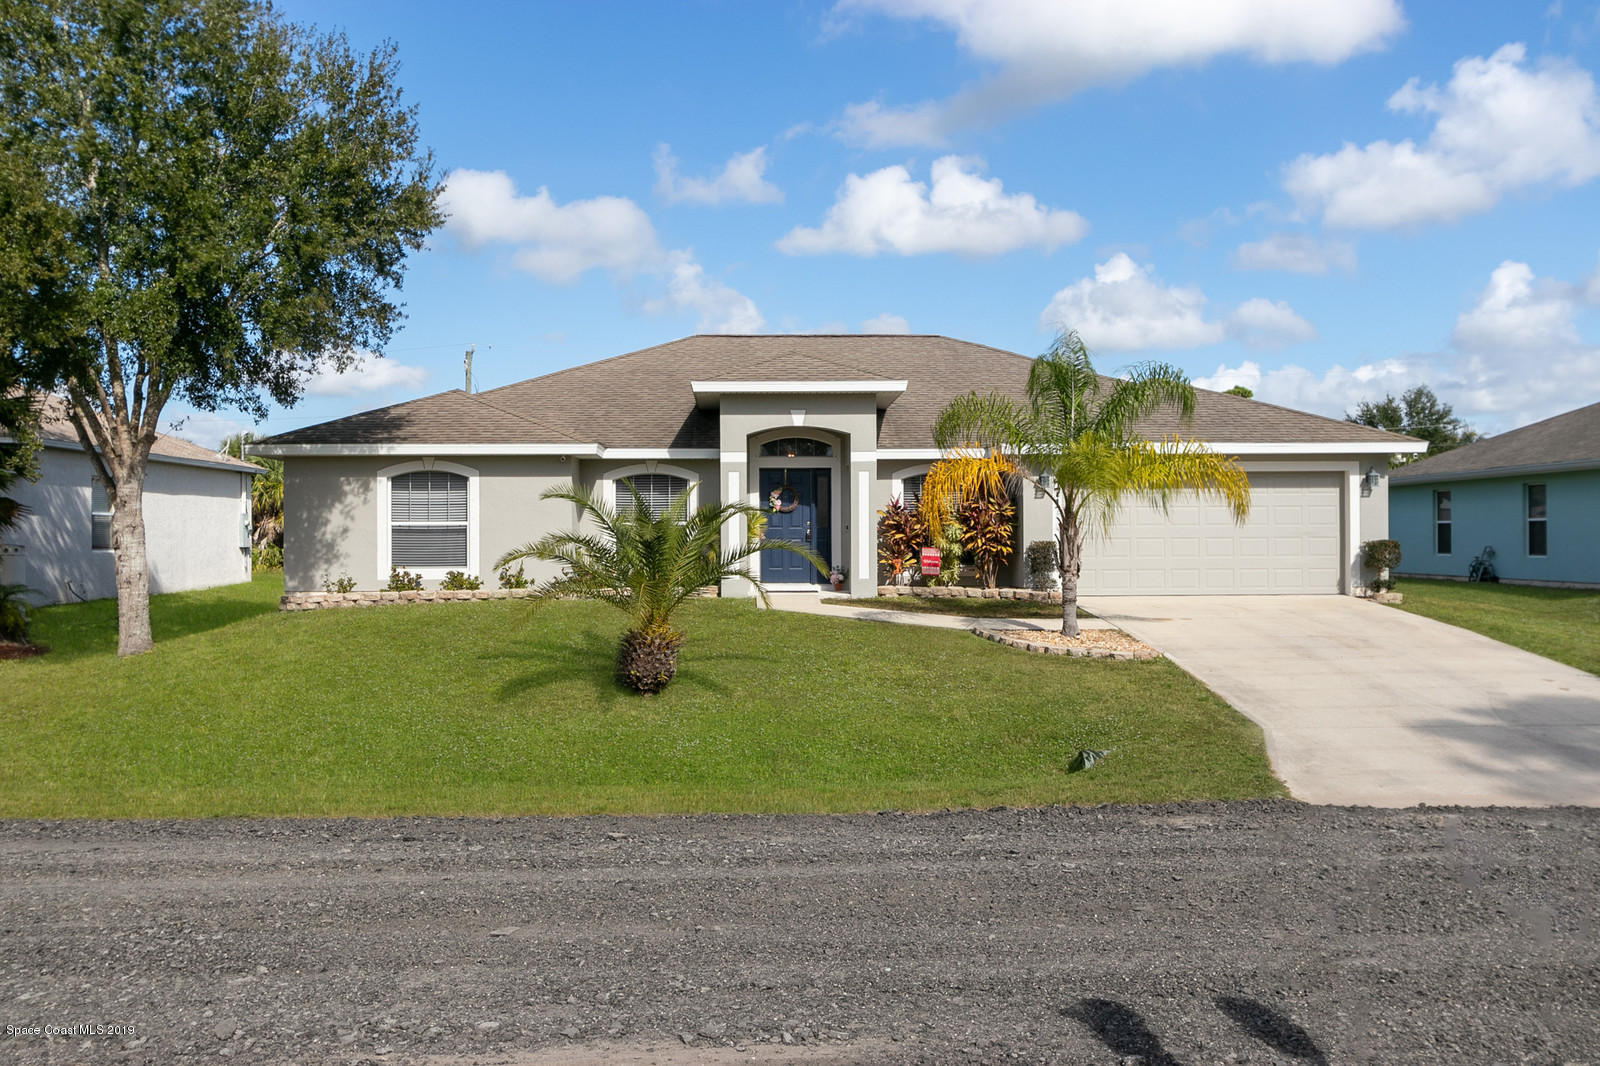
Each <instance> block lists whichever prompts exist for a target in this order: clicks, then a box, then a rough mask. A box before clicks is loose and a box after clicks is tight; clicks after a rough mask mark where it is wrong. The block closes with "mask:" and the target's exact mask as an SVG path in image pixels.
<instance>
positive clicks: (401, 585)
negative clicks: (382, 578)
mask: <svg viewBox="0 0 1600 1066" xmlns="http://www.w3.org/2000/svg"><path fill="white" fill-rule="evenodd" d="M384 589H385V591H388V592H419V591H421V589H422V575H421V574H413V573H412V572H411V571H409V570H402V569H400V568H399V567H398V566H391V567H389V584H387V585H385V586H384Z"/></svg>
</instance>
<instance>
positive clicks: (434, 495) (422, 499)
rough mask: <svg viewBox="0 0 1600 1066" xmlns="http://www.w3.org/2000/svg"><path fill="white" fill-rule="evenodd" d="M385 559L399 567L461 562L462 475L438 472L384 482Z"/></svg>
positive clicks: (400, 476)
mask: <svg viewBox="0 0 1600 1066" xmlns="http://www.w3.org/2000/svg"><path fill="white" fill-rule="evenodd" d="M389 523H390V525H389V536H390V541H389V561H390V562H391V563H393V564H394V565H395V566H398V567H402V568H413V567H448V568H455V569H461V568H464V567H465V566H466V565H467V479H466V478H465V477H463V476H462V475H460V474H452V473H449V472H447V471H443V470H418V471H415V472H413V473H410V474H397V475H395V476H394V477H393V478H392V479H390V482H389Z"/></svg>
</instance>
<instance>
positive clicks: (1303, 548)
mask: <svg viewBox="0 0 1600 1066" xmlns="http://www.w3.org/2000/svg"><path fill="white" fill-rule="evenodd" d="M1031 362H1032V361H1031V360H1030V359H1028V358H1026V357H1024V356H1020V355H1016V354H1014V353H1011V352H1005V351H1000V350H998V349H995V348H989V347H986V346H984V345H980V344H969V343H966V342H963V341H956V340H951V339H949V338H946V337H937V336H898V335H896V336H869V335H851V336H696V337H687V338H685V339H683V340H678V341H673V342H671V343H669V344H663V345H659V346H657V347H654V348H646V349H644V350H642V351H637V352H632V353H629V354H627V355H619V356H616V357H614V358H611V359H606V360H603V361H601V362H597V363H590V364H588V365H585V366H577V367H573V368H571V369H569V370H562V371H558V372H557V373H554V374H547V375H545V376H544V377H539V378H534V379H532V380H529V381H523V382H519V383H517V384H515V385H507V386H505V387H503V388H498V389H492V390H490V391H487V392H481V393H473V394H468V393H464V392H461V391H459V390H456V391H451V392H445V393H440V394H438V395H435V396H428V397H425V398H423V399H419V400H413V401H411V402H409V403H402V404H398V405H396V406H393V407H386V408H383V409H381V410H376V411H368V412H366V413H363V414H357V415H352V416H350V417H348V418H341V419H338V420H336V421H333V422H326V423H323V424H321V425H316V426H309V427H306V428H304V429H298V430H294V431H292V432H289V433H283V434H280V435H278V436H275V437H271V438H268V439H267V440H265V441H262V442H257V443H256V444H254V445H252V450H253V451H255V452H257V453H259V454H261V455H269V456H276V457H278V458H281V459H283V460H284V464H285V468H284V523H285V530H284V577H285V585H286V587H287V589H288V591H290V592H299V591H316V590H318V589H320V588H321V586H322V583H323V582H324V581H325V580H328V579H330V578H336V577H339V576H342V575H348V576H350V577H353V578H354V579H355V580H356V581H357V583H358V585H359V586H361V587H364V588H372V587H381V586H382V585H383V584H384V583H385V582H386V581H387V579H388V575H389V569H390V566H391V565H397V566H403V567H405V568H407V569H409V570H412V571H414V572H418V573H420V574H421V575H422V576H423V577H424V578H426V579H428V580H429V581H434V580H437V579H438V578H441V577H443V576H444V574H445V572H446V571H448V570H464V571H467V572H470V573H473V574H479V575H481V576H483V577H485V578H486V579H487V580H488V582H489V584H490V585H491V586H492V585H493V583H494V575H493V573H492V572H491V570H492V567H493V564H494V561H495V560H496V559H497V558H498V557H499V556H500V555H501V553H503V552H505V551H506V550H507V549H509V548H512V547H514V546H517V545H521V544H525V543H527V542H529V541H532V540H536V539H538V538H539V537H540V536H541V535H543V534H545V533H548V532H550V531H552V530H556V529H563V528H568V527H570V526H571V525H572V523H573V520H574V515H573V509H572V507H571V506H569V505H568V504H565V503H560V502H555V501H541V500H540V499H539V494H540V493H541V492H543V491H544V490H546V489H548V488H551V487H553V486H556V485H560V484H563V483H566V482H577V483H580V484H582V485H586V486H592V487H594V488H595V489H596V490H597V491H599V492H600V493H602V494H603V495H604V497H605V498H606V499H608V500H614V499H616V497H617V493H618V488H617V486H618V482H619V481H621V480H622V479H624V478H627V479H631V480H632V482H633V484H634V486H635V488H636V489H638V490H640V491H641V492H643V493H645V494H648V496H649V498H650V499H651V501H652V502H655V503H659V502H660V501H663V500H665V499H667V498H668V497H670V495H671V494H672V493H673V492H675V491H680V490H681V489H683V488H684V487H685V486H689V485H693V486H695V502H697V503H704V502H711V501H714V500H722V499H733V500H742V501H747V502H749V503H751V504H757V505H760V506H762V507H763V508H766V509H767V510H768V512H769V521H768V525H767V536H769V537H775V536H776V537H784V538H788V539H796V540H803V541H807V542H809V543H810V544H811V546H812V547H814V548H815V549H816V551H817V552H818V553H819V554H821V555H822V556H823V557H824V558H825V559H828V560H829V561H831V562H834V563H837V564H838V565H840V566H842V567H844V568H846V570H847V572H848V574H849V591H850V594H851V595H855V596H867V595H872V594H873V591H874V586H875V585H876V584H877V582H878V562H877V526H878V512H879V510H881V509H882V508H883V507H884V506H885V505H887V503H888V502H889V500H890V499H891V498H892V497H896V496H902V497H903V496H907V495H911V494H914V493H915V492H916V490H917V488H918V487H919V485H920V479H921V478H922V476H923V475H925V474H926V473H927V470H928V466H929V464H930V463H931V462H932V461H933V460H935V459H937V458H938V457H939V452H938V450H937V449H936V448H935V447H934V443H933V436H932V423H933V420H934V418H935V417H936V416H937V415H938V413H939V411H940V410H941V409H942V408H943V407H944V406H945V405H946V404H947V403H948V402H949V401H950V400H951V399H953V398H955V397H956V396H958V395H961V394H963V393H966V392H967V391H969V390H972V389H979V390H990V389H994V390H999V391H1001V392H1004V393H1006V394H1009V395H1011V396H1015V397H1019V398H1020V397H1022V396H1023V395H1024V385H1025V383H1026V381H1027V375H1028V368H1029V366H1030V365H1031ZM1144 428H1145V430H1146V432H1147V433H1148V434H1151V435H1162V434H1170V433H1174V432H1177V431H1179V429H1180V427H1179V426H1178V424H1177V422H1176V419H1174V418H1160V419H1156V420H1153V421H1152V423H1151V424H1150V425H1148V426H1146V427H1144ZM1183 432H1184V434H1185V435H1186V436H1193V437H1201V438H1204V439H1207V440H1209V441H1211V442H1213V446H1214V447H1215V448H1216V449H1217V450H1219V451H1224V452H1227V453H1228V454H1230V455H1236V456H1238V457H1239V459H1240V461H1241V462H1242V463H1243V465H1244V467H1245V469H1246V470H1248V471H1249V472H1250V478H1251V482H1252V487H1253V492H1254V505H1253V508H1252V510H1251V513H1250V517H1249V519H1248V520H1247V521H1246V522H1245V523H1244V525H1242V526H1237V525H1235V524H1234V523H1233V522H1232V521H1231V519H1229V517H1228V515H1227V512H1226V509H1225V508H1222V507H1217V506H1211V505H1209V504H1205V505H1202V504H1200V503H1197V502H1195V501H1193V500H1192V499H1186V500H1181V501H1178V502H1176V503H1174V505H1173V506H1172V508H1171V510H1170V513H1168V514H1165V515H1163V514H1162V513H1161V512H1160V511H1159V510H1153V509H1149V508H1145V507H1138V508H1132V509H1130V510H1129V511H1128V512H1127V513H1126V514H1125V515H1124V516H1123V518H1122V520H1121V522H1120V523H1119V524H1118V526H1117V527H1116V529H1115V530H1114V531H1113V535H1112V536H1111V537H1110V538H1109V539H1108V540H1106V541H1103V542H1095V543H1091V544H1090V545H1089V546H1088V550H1087V552H1086V555H1087V560H1086V563H1085V572H1084V578H1083V585H1082V588H1083V591H1084V592H1085V593H1207V592H1209V593H1256V592H1261V593H1267V592H1324V593H1339V592H1351V591H1352V590H1353V589H1354V588H1356V587H1357V586H1358V585H1359V584H1360V583H1361V582H1362V580H1363V575H1362V574H1361V573H1360V570H1359V548H1360V544H1361V542H1362V541H1364V540H1369V539H1373V538H1381V537H1385V536H1387V535H1388V510H1387V506H1386V502H1387V494H1386V489H1387V486H1386V484H1385V481H1384V475H1385V472H1386V471H1387V469H1388V456H1390V455H1392V454H1394V453H1397V452H1412V451H1420V450H1421V449H1422V447H1423V445H1422V444H1421V443H1420V442H1416V441H1412V440H1411V439H1410V438H1407V437H1400V436H1397V435H1395V434H1392V433H1387V432H1384V431H1383V430H1377V429H1372V428H1369V427H1366V426H1358V425H1354V424H1351V423H1348V422H1344V421H1340V420H1335V419H1328V418H1321V417H1318V416H1315V415H1309V414H1304V413H1302V412H1299V411H1290V410H1286V409H1284V408H1281V407H1273V406H1270V405H1268V404H1263V403H1256V402H1254V401H1252V400H1246V399H1243V398H1240V397H1237V396H1229V395H1223V394H1221V393H1214V392H1206V391H1201V392H1200V393H1199V400H1198V404H1197V409H1196V412H1195V418H1194V420H1193V422H1192V423H1191V424H1190V425H1189V426H1188V427H1186V428H1185V429H1184V430H1183ZM774 498H776V499H777V500H778V501H779V505H780V507H781V508H782V509H780V510H773V509H772V507H771V501H772V500H773V499H774ZM1018 504H1019V509H1020V528H1019V532H1018V545H1019V547H1020V546H1021V545H1023V544H1026V543H1027V542H1029V541H1033V540H1038V539H1041V538H1047V537H1050V536H1052V535H1053V534H1052V523H1053V511H1052V509H1051V508H1050V507H1049V501H1048V500H1046V499H1044V498H1043V497H1042V494H1041V493H1036V492H1035V490H1033V489H1032V488H1030V487H1024V489H1023V491H1022V492H1021V493H1020V499H1019V500H1018ZM740 526H741V528H734V525H733V524H732V523H730V525H729V527H728V528H727V529H726V530H725V532H724V537H725V538H726V543H729V544H732V543H735V542H736V541H737V540H738V539H739V538H743V537H744V536H745V530H744V529H743V528H742V523H740ZM528 576H529V577H538V578H541V579H542V578H544V577H548V576H550V573H549V572H548V571H546V570H539V571H538V572H533V571H532V570H530V572H529V574H528ZM760 576H761V577H762V578H763V580H765V581H767V582H769V583H770V584H772V585H773V586H776V587H779V588H783V587H803V588H811V587H815V584H816V583H819V582H820V575H818V574H816V573H815V572H813V571H811V569H810V567H809V566H808V565H807V564H805V563H804V562H803V561H802V560H800V559H799V558H798V557H796V556H793V555H791V554H789V553H786V552H769V553H765V557H763V558H762V559H761V560H760ZM1025 576H1026V567H1025V563H1024V561H1023V558H1022V552H1021V551H1018V552H1017V554H1016V556H1015V557H1014V560H1013V565H1012V567H1011V569H1010V572H1009V573H1007V574H1004V575H1003V576H1002V583H1003V584H1007V583H1009V584H1017V585H1020V584H1023V583H1024V581H1025ZM722 591H723V594H724V595H750V594H751V593H752V589H751V588H750V587H749V583H748V582H747V581H744V580H742V579H738V580H733V581H729V582H727V583H726V584H725V585H724V587H723V589H722Z"/></svg>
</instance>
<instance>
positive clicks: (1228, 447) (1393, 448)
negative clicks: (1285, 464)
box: [1155, 441, 1428, 455]
mask: <svg viewBox="0 0 1600 1066" xmlns="http://www.w3.org/2000/svg"><path fill="white" fill-rule="evenodd" d="M1155 443H1160V442H1159V441H1157V442H1155ZM1200 444H1201V445H1202V446H1204V447H1205V448H1206V450H1207V451H1213V452H1222V453H1224V454H1226V455H1400V454H1407V455H1414V454H1416V453H1417V452H1425V451H1427V450H1428V444H1427V442H1426V441H1405V442H1401V443H1398V444H1378V443H1370V444H1369V443H1365V442H1362V443H1352V442H1350V441H1344V442H1313V441H1308V442H1305V443H1300V442H1294V443H1289V442H1279V441H1272V442H1270V443H1264V442H1261V441H1255V442H1251V443H1244V444H1235V443H1232V442H1229V441H1201V442H1200Z"/></svg>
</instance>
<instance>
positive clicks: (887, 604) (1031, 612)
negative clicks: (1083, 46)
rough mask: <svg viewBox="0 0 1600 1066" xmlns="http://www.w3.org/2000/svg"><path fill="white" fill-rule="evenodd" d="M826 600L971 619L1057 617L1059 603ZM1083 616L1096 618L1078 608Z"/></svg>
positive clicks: (953, 599) (876, 598)
mask: <svg viewBox="0 0 1600 1066" xmlns="http://www.w3.org/2000/svg"><path fill="white" fill-rule="evenodd" d="M822 602H823V603H837V604H840V605H841V606H844V607H871V608H872V609H873V610H877V611H912V612H914V613H918V614H955V615H963V616H965V617H967V618H1057V619H1059V618H1060V617H1061V605H1060V604H1059V603H1034V602H1033V601H1032V600H973V599H967V598H966V597H965V596H950V597H946V598H933V597H923V596H862V597H859V598H857V599H850V598H848V597H845V596H824V597H823V598H822ZM1078 617H1079V618H1089V617H1092V616H1091V615H1090V614H1089V612H1087V611H1085V610H1084V609H1083V608H1081V607H1080V608H1078Z"/></svg>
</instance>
